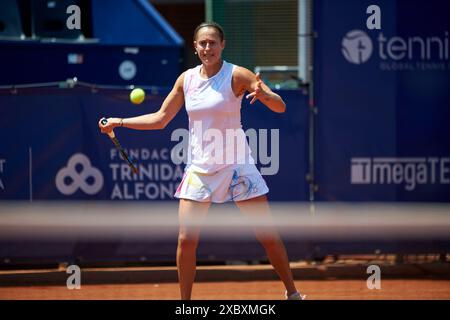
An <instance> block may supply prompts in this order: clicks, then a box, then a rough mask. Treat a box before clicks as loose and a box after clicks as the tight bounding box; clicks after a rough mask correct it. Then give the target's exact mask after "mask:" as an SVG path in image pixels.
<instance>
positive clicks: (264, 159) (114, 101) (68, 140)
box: [0, 87, 307, 201]
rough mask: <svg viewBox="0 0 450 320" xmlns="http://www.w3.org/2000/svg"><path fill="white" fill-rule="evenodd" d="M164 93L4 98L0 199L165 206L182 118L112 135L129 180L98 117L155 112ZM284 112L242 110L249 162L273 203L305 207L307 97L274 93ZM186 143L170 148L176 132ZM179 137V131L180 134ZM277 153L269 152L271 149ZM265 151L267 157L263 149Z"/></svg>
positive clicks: (174, 176)
mask: <svg viewBox="0 0 450 320" xmlns="http://www.w3.org/2000/svg"><path fill="white" fill-rule="evenodd" d="M167 94H168V91H167V90H157V89H155V88H152V89H151V88H148V91H147V98H146V100H145V102H144V103H143V104H141V105H139V106H136V105H133V104H131V102H129V98H128V95H129V90H104V89H100V90H99V89H97V90H96V92H95V93H93V92H92V91H91V90H90V89H86V88H81V87H75V88H73V89H67V88H66V89H60V88H46V89H42V88H41V89H20V90H18V91H17V92H16V93H14V94H13V93H11V92H10V91H9V90H3V91H2V93H1V95H0V101H1V105H2V108H1V109H0V136H1V137H2V140H3V142H2V144H1V145H0V159H1V160H0V161H2V167H1V168H0V169H1V170H0V179H1V181H2V185H1V186H0V199H8V200H81V199H84V200H166V201H167V200H171V199H173V194H174V193H175V190H176V187H177V186H178V183H179V182H180V181H181V178H182V174H183V168H184V163H180V161H178V162H177V161H176V160H174V159H176V158H172V156H171V153H172V149H173V148H174V147H175V146H176V145H178V144H179V143H181V142H182V141H183V139H185V140H184V141H185V142H187V130H186V129H187V124H188V120H187V114H186V111H185V110H184V109H182V110H181V111H180V112H179V114H178V115H177V116H176V117H175V118H174V119H173V121H172V122H171V123H170V124H169V125H168V126H167V127H166V128H165V129H164V130H162V131H161V130H158V131H135V130H129V129H116V130H115V132H116V135H117V136H118V138H119V141H120V142H121V144H122V145H123V146H124V147H125V148H126V149H127V150H128V152H129V154H130V155H131V156H132V157H133V159H134V161H135V162H136V163H137V165H138V167H139V169H140V172H139V174H137V175H134V174H132V173H131V172H130V169H129V167H128V166H127V164H126V163H125V162H124V161H123V160H122V159H121V158H120V157H119V155H118V153H117V151H116V149H115V148H114V146H113V144H112V143H111V141H110V140H109V139H108V138H107V136H106V135H103V134H101V133H100V131H99V129H98V124H97V123H98V120H99V119H100V118H101V117H103V116H106V117H110V116H117V117H131V116H137V115H141V114H145V113H150V112H156V111H157V110H158V109H159V107H160V106H161V104H162V102H163V100H164V98H165V96H166V95H167ZM280 94H281V95H282V96H283V97H284V98H285V101H286V103H287V106H288V107H287V112H286V113H284V114H276V113H274V112H272V111H270V110H269V109H268V108H266V107H265V106H263V105H262V104H260V103H256V104H254V105H249V103H248V101H244V102H243V109H242V123H243V127H244V130H252V131H253V132H255V133H257V137H258V138H257V144H256V145H255V146H254V147H255V148H254V150H253V155H254V158H255V160H257V162H258V165H259V167H260V169H261V170H262V172H263V174H264V172H266V174H265V175H264V177H265V179H266V181H267V183H268V185H269V188H270V189H271V192H270V198H271V199H272V200H283V201H293V200H297V201H301V200H305V199H307V184H306V181H305V179H304V177H305V174H306V170H307V169H306V165H305V164H306V161H305V159H306V158H307V146H306V142H307V136H306V132H307V123H306V121H307V108H306V97H305V96H304V95H302V94H301V93H300V92H297V91H287V92H280ZM177 130H178V131H180V130H181V134H183V132H184V133H185V136H184V138H180V137H178V138H176V139H174V141H171V135H172V133H173V132H175V131H177ZM183 130H184V131H183ZM274 145H276V146H278V148H275V149H273V150H272V148H271V146H274ZM265 146H267V147H268V148H267V151H266V149H265Z"/></svg>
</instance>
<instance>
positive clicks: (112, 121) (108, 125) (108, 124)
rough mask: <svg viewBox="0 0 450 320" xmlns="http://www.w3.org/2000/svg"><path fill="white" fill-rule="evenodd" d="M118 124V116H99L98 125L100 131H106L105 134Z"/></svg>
mask: <svg viewBox="0 0 450 320" xmlns="http://www.w3.org/2000/svg"><path fill="white" fill-rule="evenodd" d="M105 120H106V121H105ZM119 124H120V118H101V119H100V120H99V121H98V127H99V128H100V131H101V133H106V134H108V133H110V132H111V131H113V129H114V128H115V127H118V126H119Z"/></svg>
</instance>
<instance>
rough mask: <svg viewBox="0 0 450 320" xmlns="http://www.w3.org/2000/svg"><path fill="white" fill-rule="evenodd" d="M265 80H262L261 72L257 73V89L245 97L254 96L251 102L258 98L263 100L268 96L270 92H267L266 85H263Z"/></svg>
mask: <svg viewBox="0 0 450 320" xmlns="http://www.w3.org/2000/svg"><path fill="white" fill-rule="evenodd" d="M263 84H264V82H263V81H262V80H261V76H260V75H259V73H257V74H256V88H255V91H253V92H252V93H250V94H248V95H247V96H246V97H245V98H246V99H249V98H252V100H251V101H250V104H253V103H255V101H256V100H258V99H259V100H261V99H262V98H263V97H265V96H267V95H268V94H269V93H268V92H266V90H264V86H265V84H264V86H263Z"/></svg>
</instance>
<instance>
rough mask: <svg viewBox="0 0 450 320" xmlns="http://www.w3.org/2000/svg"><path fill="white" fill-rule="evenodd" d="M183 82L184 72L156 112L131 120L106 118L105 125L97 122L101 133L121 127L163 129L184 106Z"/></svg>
mask: <svg viewBox="0 0 450 320" xmlns="http://www.w3.org/2000/svg"><path fill="white" fill-rule="evenodd" d="M183 82H184V72H183V73H182V74H181V75H180V76H179V77H178V79H177V81H176V82H175V85H174V86H173V88H172V90H171V91H170V93H169V94H168V96H167V97H166V99H164V102H163V104H162V106H161V108H160V109H159V110H158V111H157V112H154V113H149V114H145V115H142V116H138V117H133V118H123V119H122V118H108V122H107V124H106V125H103V124H101V123H100V122H99V127H100V129H101V131H102V132H108V131H111V130H113V129H114V128H115V127H119V126H121V125H122V126H123V127H126V128H130V129H135V130H158V129H164V128H165V127H166V126H167V124H168V123H169V122H170V121H171V120H172V119H173V118H174V117H175V115H176V114H177V113H178V111H180V109H181V107H182V106H183V104H184V92H183Z"/></svg>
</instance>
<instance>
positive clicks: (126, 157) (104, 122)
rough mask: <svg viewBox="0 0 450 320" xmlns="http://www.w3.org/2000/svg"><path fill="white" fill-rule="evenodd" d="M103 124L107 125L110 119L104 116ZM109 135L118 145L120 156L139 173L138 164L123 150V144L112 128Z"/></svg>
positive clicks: (116, 145)
mask: <svg viewBox="0 0 450 320" xmlns="http://www.w3.org/2000/svg"><path fill="white" fill-rule="evenodd" d="M101 123H102V125H105V124H107V123H108V120H106V118H103V119H102V120H101ZM107 135H108V137H109V138H110V139H111V141H112V142H113V143H114V146H115V147H116V149H117V150H118V151H119V153H120V156H121V157H122V159H123V160H125V162H126V163H127V164H128V166H129V167H130V168H131V170H133V172H134V173H138V169H137V168H136V166H135V165H134V163H133V162H131V160H130V158H129V157H128V155H127V153H126V152H125V150H123V148H122V146H121V145H120V142H119V140H117V138H116V135H115V134H114V131H113V130H111V132H109V133H107Z"/></svg>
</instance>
